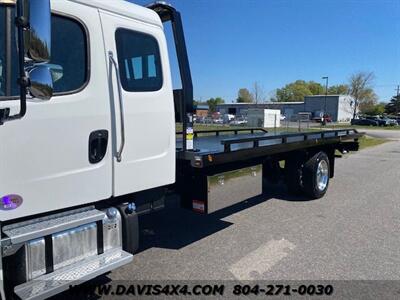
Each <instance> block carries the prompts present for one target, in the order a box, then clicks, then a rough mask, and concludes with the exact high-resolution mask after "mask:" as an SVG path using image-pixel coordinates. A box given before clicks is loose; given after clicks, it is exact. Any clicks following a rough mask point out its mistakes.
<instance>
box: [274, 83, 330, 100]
mask: <svg viewBox="0 0 400 300" xmlns="http://www.w3.org/2000/svg"><path fill="white" fill-rule="evenodd" d="M324 93H325V89H324V87H323V86H322V85H321V84H320V83H318V82H314V81H308V82H307V81H304V80H296V81H295V82H292V83H289V84H287V85H285V86H284V87H283V88H281V89H277V90H276V101H280V102H288V101H303V100H304V97H305V96H310V95H321V94H324Z"/></svg>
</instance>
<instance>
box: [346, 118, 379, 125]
mask: <svg viewBox="0 0 400 300" xmlns="http://www.w3.org/2000/svg"><path fill="white" fill-rule="evenodd" d="M350 123H351V125H363V126H379V123H378V121H375V120H371V119H351V122H350Z"/></svg>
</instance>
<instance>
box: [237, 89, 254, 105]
mask: <svg viewBox="0 0 400 300" xmlns="http://www.w3.org/2000/svg"><path fill="white" fill-rule="evenodd" d="M236 102H237V103H253V102H254V97H253V95H252V94H251V93H250V92H249V90H248V89H246V88H242V89H240V90H239V92H238V97H237V99H236Z"/></svg>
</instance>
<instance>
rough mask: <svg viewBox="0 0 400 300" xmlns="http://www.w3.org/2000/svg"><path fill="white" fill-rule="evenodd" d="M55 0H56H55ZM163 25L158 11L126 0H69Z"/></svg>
mask: <svg viewBox="0 0 400 300" xmlns="http://www.w3.org/2000/svg"><path fill="white" fill-rule="evenodd" d="M53 1H54V0H53ZM69 1H72V2H77V3H80V4H84V5H88V6H91V7H96V8H99V9H102V10H105V11H109V12H112V13H115V14H119V15H122V16H125V17H128V18H133V19H135V20H139V21H142V22H146V23H150V24H153V25H156V26H159V27H162V22H161V20H160V17H159V16H158V14H157V13H156V12H154V11H153V10H151V9H148V8H146V7H143V6H140V5H137V4H133V3H131V2H128V1H125V0H69Z"/></svg>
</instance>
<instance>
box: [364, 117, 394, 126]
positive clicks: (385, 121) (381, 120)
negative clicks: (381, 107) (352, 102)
mask: <svg viewBox="0 0 400 300" xmlns="http://www.w3.org/2000/svg"><path fill="white" fill-rule="evenodd" d="M366 119H367V120H373V121H376V122H378V124H379V126H393V125H394V124H393V122H392V121H391V120H390V119H389V118H381V117H379V116H368V117H366ZM392 124H393V125H392Z"/></svg>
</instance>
